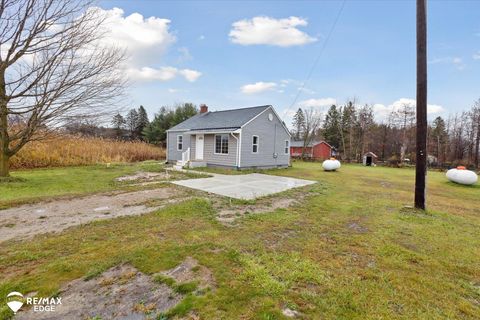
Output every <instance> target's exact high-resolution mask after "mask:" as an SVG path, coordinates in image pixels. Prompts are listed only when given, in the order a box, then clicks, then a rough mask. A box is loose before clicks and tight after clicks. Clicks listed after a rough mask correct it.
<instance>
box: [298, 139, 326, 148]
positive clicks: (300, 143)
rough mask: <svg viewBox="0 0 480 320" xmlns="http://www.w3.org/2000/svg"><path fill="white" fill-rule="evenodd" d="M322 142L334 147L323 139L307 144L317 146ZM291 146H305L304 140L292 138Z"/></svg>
mask: <svg viewBox="0 0 480 320" xmlns="http://www.w3.org/2000/svg"><path fill="white" fill-rule="evenodd" d="M320 143H325V144H326V145H327V146H329V147H330V148H332V146H331V145H329V144H328V143H327V142H326V141H323V140H317V141H311V142H310V143H309V144H308V145H307V147H313V146H316V145H317V144H320ZM290 146H291V147H303V140H292V141H291V143H290Z"/></svg>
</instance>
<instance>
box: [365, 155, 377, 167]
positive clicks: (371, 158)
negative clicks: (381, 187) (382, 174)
mask: <svg viewBox="0 0 480 320" xmlns="http://www.w3.org/2000/svg"><path fill="white" fill-rule="evenodd" d="M377 159H378V157H377V155H376V154H375V153H373V152H367V153H365V154H364V155H363V165H364V166H373V165H375V164H376V163H377Z"/></svg>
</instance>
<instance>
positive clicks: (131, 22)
mask: <svg viewBox="0 0 480 320" xmlns="http://www.w3.org/2000/svg"><path fill="white" fill-rule="evenodd" d="M92 10H99V12H100V14H104V15H105V17H106V19H105V23H104V25H103V30H102V32H104V33H105V37H104V38H103V39H102V44H103V45H107V46H115V47H118V48H121V49H124V50H125V51H126V53H127V55H128V60H127V61H126V65H125V66H124V67H125V69H126V72H127V74H128V76H129V77H130V79H131V80H134V81H168V80H172V79H174V78H175V77H177V76H182V77H184V78H185V79H186V80H187V81H190V82H194V81H196V80H197V79H198V78H199V77H200V76H201V75H202V73H201V72H199V71H196V70H191V69H177V68H175V67H172V66H161V67H157V66H155V65H157V64H158V62H159V61H160V59H161V57H162V56H163V55H164V54H165V53H166V51H167V50H168V49H169V48H170V47H171V46H172V45H173V44H174V43H175V42H176V40H177V39H176V36H175V35H174V34H173V33H172V32H171V31H170V29H169V28H170V20H169V19H162V18H158V17H149V18H144V17H143V16H142V15H141V14H139V13H132V14H130V15H128V16H125V12H124V11H123V10H122V9H120V8H113V9H111V10H104V9H101V8H92ZM178 51H179V52H180V54H181V56H180V58H179V59H181V60H182V61H186V60H190V59H191V58H192V57H191V55H190V52H189V51H188V49H187V48H185V47H181V48H179V49H178Z"/></svg>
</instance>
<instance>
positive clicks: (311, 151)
mask: <svg viewBox="0 0 480 320" xmlns="http://www.w3.org/2000/svg"><path fill="white" fill-rule="evenodd" d="M303 145H304V142H303V141H301V140H292V143H291V147H290V155H291V156H292V157H294V158H300V157H301V156H302V152H303ZM332 155H333V148H332V146H331V145H329V144H328V143H327V142H325V141H312V142H310V143H309V144H308V145H307V146H306V147H305V155H304V156H305V157H307V158H310V159H315V160H325V159H328V158H330V157H331V156H332Z"/></svg>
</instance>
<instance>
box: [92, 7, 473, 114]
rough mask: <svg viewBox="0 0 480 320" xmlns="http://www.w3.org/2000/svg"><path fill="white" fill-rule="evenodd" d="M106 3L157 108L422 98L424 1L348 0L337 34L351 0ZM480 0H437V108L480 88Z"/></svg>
mask: <svg viewBox="0 0 480 320" xmlns="http://www.w3.org/2000/svg"><path fill="white" fill-rule="evenodd" d="M100 6H101V8H102V9H103V10H105V11H107V13H108V15H109V19H108V25H107V28H108V31H109V32H110V33H109V34H110V37H109V41H111V42H112V43H115V44H116V45H118V46H122V47H125V48H127V51H128V53H129V57H130V58H129V60H128V62H127V67H126V71H125V72H126V73H127V74H128V75H129V78H130V79H131V83H132V88H131V90H130V95H129V101H128V103H129V104H130V105H131V106H132V107H136V106H139V105H140V104H141V105H143V106H144V107H146V109H147V110H148V112H149V114H150V115H153V114H154V113H155V112H156V111H157V110H158V109H159V108H160V107H161V106H163V105H172V104H174V103H176V102H193V103H195V104H197V105H198V104H201V103H205V104H207V105H208V106H209V107H210V110H222V109H231V108H237V107H248V106H255V105H264V104H271V105H273V106H274V107H275V108H276V109H277V110H278V111H279V113H280V114H281V115H282V116H284V117H285V121H286V122H287V123H289V122H290V121H291V120H290V119H291V114H292V113H293V112H294V111H295V110H296V109H297V108H298V107H299V106H301V107H314V108H317V109H318V110H325V109H326V108H327V107H328V106H330V105H331V104H332V103H338V104H341V103H344V102H345V101H347V100H348V99H350V98H355V99H356V101H357V102H358V103H360V104H365V103H368V104H372V105H375V108H374V109H375V112H376V117H377V118H378V119H382V118H383V117H384V116H385V114H387V113H389V112H390V111H391V110H392V108H395V107H398V106H399V105H401V104H403V103H410V104H414V103H415V100H414V98H415V1H408V0H405V1H361V0H354V1H353V0H349V1H346V4H345V6H344V8H343V10H342V11H341V15H340V16H339V19H338V22H337V24H336V27H335V28H334V29H333V32H332V33H331V36H330V38H328V35H329V34H330V31H331V30H332V26H333V25H334V22H335V20H336V17H337V15H338V13H339V12H340V8H341V7H342V1H301V2H300V1H297V2H289V1H278V2H273V1H259V2H254V1H248V2H240V1H238V2H236V1H228V2H222V1H209V2H202V1H175V2H173V1H172V2H167V1H148V0H137V1H126V0H124V1H112V0H108V1H101V2H100ZM479 12H480V1H435V0H431V1H429V7H428V24H429V25H428V27H429V42H428V50H429V51H428V61H429V65H428V66H429V116H430V118H431V117H433V116H436V115H448V113H454V112H459V111H462V110H466V109H468V108H469V107H470V106H471V105H472V103H473V101H474V100H476V99H478V98H480V20H479V18H478V17H479V15H478V13H479ZM327 39H328V41H327ZM315 61H317V63H316V64H315ZM314 65H315V67H314V68H312V66H314ZM306 79H308V81H306V83H305V80H306Z"/></svg>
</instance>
